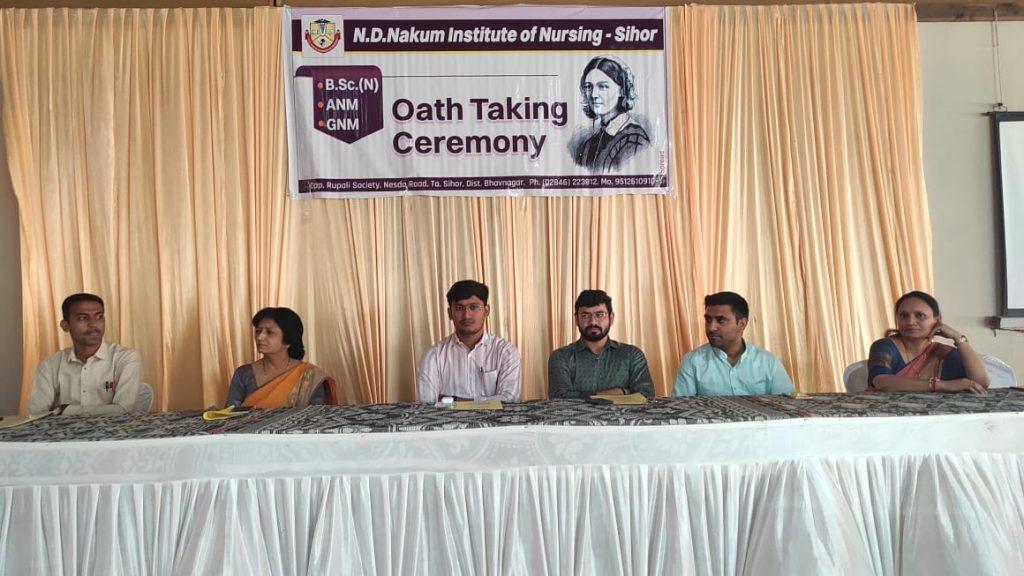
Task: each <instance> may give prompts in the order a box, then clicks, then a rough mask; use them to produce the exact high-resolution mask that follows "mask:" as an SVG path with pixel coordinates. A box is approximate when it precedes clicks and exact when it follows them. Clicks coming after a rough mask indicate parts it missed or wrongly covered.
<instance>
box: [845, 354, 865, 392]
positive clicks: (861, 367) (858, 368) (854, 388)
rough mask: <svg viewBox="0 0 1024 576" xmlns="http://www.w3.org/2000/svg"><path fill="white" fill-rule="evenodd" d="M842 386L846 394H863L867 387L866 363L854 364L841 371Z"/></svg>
mask: <svg viewBox="0 0 1024 576" xmlns="http://www.w3.org/2000/svg"><path fill="white" fill-rule="evenodd" d="M843 385H844V386H846V391H847V392H863V391H864V390H865V389H867V387H868V361H867V360H861V361H859V362H854V363H853V364H850V365H849V366H847V367H846V370H843Z"/></svg>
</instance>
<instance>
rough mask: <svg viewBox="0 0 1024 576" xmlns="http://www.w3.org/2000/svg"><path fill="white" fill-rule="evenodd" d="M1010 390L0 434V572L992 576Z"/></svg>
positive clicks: (1005, 491)
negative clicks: (976, 394)
mask: <svg viewBox="0 0 1024 576" xmlns="http://www.w3.org/2000/svg"><path fill="white" fill-rule="evenodd" d="M1021 542H1024V391H1021V390H1018V389H1008V390H998V391H993V392H992V393H991V394H989V395H988V396H983V397H974V396H968V395H960V394H956V395H947V394H855V395H843V394H825V395H813V396H796V397H789V396H771V397H768V396H766V397H745V398H697V399H657V400H655V401H654V402H652V403H651V404H649V405H646V406H638V407H610V406H596V405H591V404H586V403H584V402H581V401H570V400H550V401H534V402H524V403H521V404H509V405H506V406H505V408H504V409H503V410H501V411H495V412H468V411H466V412H458V411H451V410H446V409H441V408H434V407H432V406H425V405H415V404H388V405H368V406H344V407H336V406H317V407H308V408H303V409H292V410H277V411H269V412H261V413H254V414H252V415H251V416H250V417H247V418H245V419H243V420H240V421H231V422H227V423H225V422H207V421H204V420H202V419H201V417H200V415H199V414H198V413H163V414H150V415H144V416H108V417H95V418H46V419H43V420H40V421H37V422H33V423H31V424H28V425H25V426H22V427H19V428H14V429H9V430H2V431H0V574H19V575H20V574H335V573H337V574H823V573H833V574H840V573H841V574H968V573H969V574H982V573H989V574H1008V573H1014V572H1017V571H1018V570H1019V569H1020V567H1021V566H1024V551H1022V546H1021V545H1020V543H1021Z"/></svg>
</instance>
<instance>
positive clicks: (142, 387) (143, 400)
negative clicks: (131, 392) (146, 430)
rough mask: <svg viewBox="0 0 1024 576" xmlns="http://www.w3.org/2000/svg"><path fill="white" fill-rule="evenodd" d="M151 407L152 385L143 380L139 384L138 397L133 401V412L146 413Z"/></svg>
mask: <svg viewBox="0 0 1024 576" xmlns="http://www.w3.org/2000/svg"><path fill="white" fill-rule="evenodd" d="M152 409H153V387H152V386H150V385H149V384H146V383H145V382H143V383H142V384H139V398H138V400H136V401H135V410H133V411H134V412H140V413H142V414H148V413H149V411H150V410H152Z"/></svg>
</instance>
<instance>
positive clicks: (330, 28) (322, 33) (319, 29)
mask: <svg viewBox="0 0 1024 576" xmlns="http://www.w3.org/2000/svg"><path fill="white" fill-rule="evenodd" d="M305 37H306V43H307V44H309V46H310V48H312V49H313V50H316V51H317V52H319V53H321V54H325V53H327V52H330V51H331V50H334V47H335V46H337V45H338V41H339V40H341V32H340V31H339V30H338V27H337V26H335V24H334V22H331V21H330V20H326V19H324V18H321V19H319V20H314V21H312V22H310V23H309V28H307V29H306V33H305Z"/></svg>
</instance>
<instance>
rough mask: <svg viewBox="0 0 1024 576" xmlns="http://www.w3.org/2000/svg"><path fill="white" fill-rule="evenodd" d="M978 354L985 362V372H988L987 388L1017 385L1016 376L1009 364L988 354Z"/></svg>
mask: <svg viewBox="0 0 1024 576" xmlns="http://www.w3.org/2000/svg"><path fill="white" fill-rule="evenodd" d="M980 356H981V359H982V361H984V362H985V372H988V387H989V388H1009V387H1011V386H1016V385H1017V378H1016V377H1015V376H1014V374H1013V368H1012V367H1011V366H1010V365H1009V364H1007V363H1006V362H1003V361H1002V360H1000V359H999V358H996V357H994V356H989V355H988V354H980Z"/></svg>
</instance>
